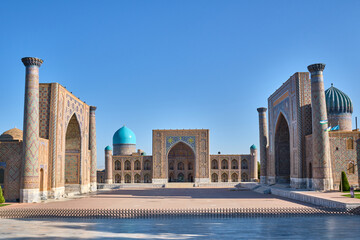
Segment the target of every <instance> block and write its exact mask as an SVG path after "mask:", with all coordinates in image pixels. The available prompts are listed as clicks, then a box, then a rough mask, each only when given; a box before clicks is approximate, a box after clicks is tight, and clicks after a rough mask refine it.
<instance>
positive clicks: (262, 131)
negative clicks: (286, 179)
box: [257, 107, 268, 184]
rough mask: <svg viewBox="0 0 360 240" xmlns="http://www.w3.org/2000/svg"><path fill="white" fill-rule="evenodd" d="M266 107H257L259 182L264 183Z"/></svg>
mask: <svg viewBox="0 0 360 240" xmlns="http://www.w3.org/2000/svg"><path fill="white" fill-rule="evenodd" d="M266 110H267V109H266V108H264V107H262V108H258V109H257V111H258V112H259V140H260V183H261V184H266V182H267V180H266V178H267V154H266V148H267V145H268V130H267V123H266Z"/></svg>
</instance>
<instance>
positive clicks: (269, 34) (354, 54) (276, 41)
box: [0, 0, 360, 168]
mask: <svg viewBox="0 0 360 240" xmlns="http://www.w3.org/2000/svg"><path fill="white" fill-rule="evenodd" d="M359 12H360V1H316V0H311V1H291V0H284V1H280V0H273V1H267V0H262V1H260V0H252V1H250V0H248V1H239V0H237V1H230V0H218V1H215V0H206V1H201V0H195V1H186V0H183V1H178V0H173V1H166V0H164V1H160V0H159V1H155V0H144V1H136V0H133V1H110V0H107V1H91V0H87V1H79V0H78V1H45V0H44V1H37V0H32V1H7V0H5V1H1V5H0V30H1V31H0V56H1V57H0V71H1V75H0V90H1V94H0V113H1V114H0V133H2V132H4V131H6V130H9V129H11V128H13V127H18V128H20V129H22V125H23V108H24V92H25V90H24V88H25V67H24V66H23V64H22V62H21V58H22V57H38V58H41V59H43V60H44V63H43V64H42V66H41V68H40V82H44V83H47V82H58V83H60V84H61V85H63V86H66V88H67V89H68V90H69V91H72V92H73V94H75V95H76V96H77V97H80V99H81V100H83V101H86V103H88V104H89V105H94V106H97V110H96V121H97V156H98V160H97V162H98V168H104V165H105V164H104V148H105V147H106V146H107V145H110V146H111V145H112V136H113V134H114V132H115V131H116V130H117V129H119V128H120V127H122V126H123V125H124V124H125V125H126V126H127V127H129V128H130V129H132V130H133V131H134V132H135V134H136V138H137V148H140V149H142V150H144V151H145V152H146V153H147V154H151V152H152V130H153V129H202V128H203V129H210V153H211V154H215V153H217V152H218V151H221V153H223V154H249V152H250V150H249V147H250V146H251V145H252V144H255V145H256V146H258V145H259V126H258V113H257V110H256V109H257V108H258V107H267V98H268V97H269V96H270V95H271V94H272V93H273V92H274V91H275V90H276V89H277V88H279V87H280V86H281V85H282V83H284V82H285V81H286V80H287V79H288V78H289V77H290V76H291V75H293V74H294V73H295V72H306V71H307V66H308V65H310V64H313V63H318V62H322V63H325V64H326V68H325V71H324V81H325V88H328V87H330V84H331V83H334V86H335V87H337V88H339V89H340V90H342V91H343V92H345V93H346V94H347V95H348V96H349V97H350V98H351V99H352V101H353V105H354V113H353V118H354V117H355V116H360V114H359V113H360V106H359V105H360V94H358V92H359V89H360V81H359V76H360V14H359ZM358 103H359V104H358ZM353 125H355V124H354V121H353ZM354 127H355V126H354Z"/></svg>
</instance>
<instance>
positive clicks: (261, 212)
mask: <svg viewBox="0 0 360 240" xmlns="http://www.w3.org/2000/svg"><path fill="white" fill-rule="evenodd" d="M325 215H360V207H358V208H355V209H343V208H342V209H336V208H324V207H316V208H310V207H308V208H209V209H207V208H203V209H45V208H5V209H0V218H12V219H16V218H89V219H98V218H114V219H122V218H125V219H132V218H169V217H206V218H209V217H210V218H254V217H255V218H256V217H296V216H299V217H300V216H325Z"/></svg>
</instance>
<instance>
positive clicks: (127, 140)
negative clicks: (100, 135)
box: [113, 126, 136, 144]
mask: <svg viewBox="0 0 360 240" xmlns="http://www.w3.org/2000/svg"><path fill="white" fill-rule="evenodd" d="M113 144H136V136H135V133H134V132H133V131H131V129H130V128H127V127H125V126H123V127H122V128H120V129H119V130H117V131H116V132H115V134H114V136H113Z"/></svg>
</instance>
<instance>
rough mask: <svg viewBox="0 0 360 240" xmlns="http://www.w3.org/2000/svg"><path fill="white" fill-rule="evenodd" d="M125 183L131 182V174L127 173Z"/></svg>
mask: <svg viewBox="0 0 360 240" xmlns="http://www.w3.org/2000/svg"><path fill="white" fill-rule="evenodd" d="M125 183H131V176H130V175H129V174H126V175H125Z"/></svg>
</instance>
